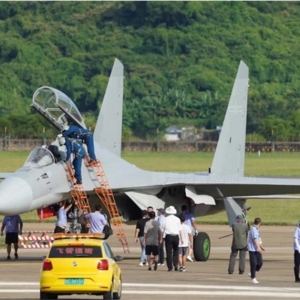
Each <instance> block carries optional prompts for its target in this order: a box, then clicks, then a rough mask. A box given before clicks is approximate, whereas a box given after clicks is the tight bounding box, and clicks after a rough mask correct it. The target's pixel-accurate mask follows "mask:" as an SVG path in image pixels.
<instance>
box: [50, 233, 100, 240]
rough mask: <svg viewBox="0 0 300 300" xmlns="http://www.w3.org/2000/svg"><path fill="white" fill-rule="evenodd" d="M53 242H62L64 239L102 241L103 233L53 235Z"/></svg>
mask: <svg viewBox="0 0 300 300" xmlns="http://www.w3.org/2000/svg"><path fill="white" fill-rule="evenodd" d="M53 238H54V240H64V239H76V240H79V239H99V240H104V239H105V234H104V233H54V234H53Z"/></svg>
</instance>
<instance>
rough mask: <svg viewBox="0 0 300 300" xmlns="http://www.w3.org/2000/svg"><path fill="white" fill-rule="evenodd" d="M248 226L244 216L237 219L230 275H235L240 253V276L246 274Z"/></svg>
mask: <svg viewBox="0 0 300 300" xmlns="http://www.w3.org/2000/svg"><path fill="white" fill-rule="evenodd" d="M248 231H249V229H248V225H247V224H246V223H245V222H244V218H243V216H242V215H238V216H237V217H236V223H235V224H233V225H232V232H233V236H232V245H231V253H230V258H229V266H228V274H233V272H234V266H235V260H236V257H237V254H238V252H239V274H240V275H242V274H244V272H245V262H246V252H247V237H248Z"/></svg>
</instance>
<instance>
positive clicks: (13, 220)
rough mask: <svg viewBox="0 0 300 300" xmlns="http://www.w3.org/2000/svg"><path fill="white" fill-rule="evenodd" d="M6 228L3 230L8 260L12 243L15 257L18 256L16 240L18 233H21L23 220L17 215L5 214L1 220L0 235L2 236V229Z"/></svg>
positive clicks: (17, 240)
mask: <svg viewBox="0 0 300 300" xmlns="http://www.w3.org/2000/svg"><path fill="white" fill-rule="evenodd" d="M5 228H6V230H5V232H6V235H5V244H6V251H7V258H6V259H7V260H10V259H11V258H10V253H11V244H14V249H15V259H18V258H19V255H18V242H19V234H22V229H23V222H22V219H21V217H20V216H19V215H14V216H5V217H4V219H3V222H2V227H1V236H3V231H4V229H5Z"/></svg>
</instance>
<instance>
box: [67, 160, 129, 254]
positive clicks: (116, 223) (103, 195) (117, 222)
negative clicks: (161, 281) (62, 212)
mask: <svg viewBox="0 0 300 300" xmlns="http://www.w3.org/2000/svg"><path fill="white" fill-rule="evenodd" d="M64 167H65V171H66V175H67V179H68V182H69V185H70V193H71V196H72V198H73V200H74V202H75V204H76V205H77V207H78V209H79V210H80V211H85V212H87V213H91V212H92V211H91V207H90V204H89V200H88V198H87V194H86V192H85V190H84V188H83V186H82V184H75V183H74V182H75V181H76V179H75V177H74V171H73V167H72V165H70V164H69V163H65V164H64ZM86 167H87V169H88V171H89V172H91V173H92V174H94V176H95V179H96V180H97V181H98V183H99V188H96V189H94V191H95V193H96V195H97V196H98V198H99V200H100V201H101V202H102V203H103V204H104V206H105V207H106V209H107V211H108V214H109V216H110V219H111V224H112V225H113V230H114V233H115V234H116V236H117V238H118V239H119V241H120V242H121V244H122V246H123V250H124V253H129V252H130V251H129V245H128V242H127V239H126V236H125V232H124V229H123V225H122V218H121V216H120V215H119V211H118V208H117V204H116V201H115V198H114V195H113V192H112V190H111V189H110V187H109V184H108V181H107V179H106V176H105V173H104V171H103V168H102V165H101V163H100V161H97V162H95V163H94V164H89V163H87V162H86ZM87 226H89V223H88V221H87Z"/></svg>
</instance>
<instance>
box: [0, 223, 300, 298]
mask: <svg viewBox="0 0 300 300" xmlns="http://www.w3.org/2000/svg"><path fill="white" fill-rule="evenodd" d="M134 228H135V226H132V225H124V230H125V233H126V236H127V239H128V242H129V246H130V253H126V254H124V252H123V248H122V246H121V244H120V243H119V242H118V240H117V239H116V238H115V237H110V238H109V239H108V242H109V244H110V245H111V247H112V249H113V251H114V253H115V255H122V256H123V257H124V260H123V261H121V262H119V265H120V267H121V269H122V279H123V295H122V299H151V300H154V299H182V298H185V299H187V298H188V299H199V298H201V299H240V298H242V299H243V300H248V299H249V300H250V299H251V300H253V299H254V298H255V299H272V298H274V299H298V298H300V283H295V282H294V275H293V248H292V246H293V233H294V227H287V226H285V227H278V226H262V228H261V237H262V241H263V245H264V247H265V249H266V251H265V253H264V254H263V258H264V265H263V267H262V270H261V271H260V272H259V273H257V280H258V281H259V284H257V285H253V284H252V283H251V282H250V278H249V277H248V275H247V273H248V272H249V261H248V255H247V262H246V271H245V274H244V275H239V274H238V260H237V262H236V266H235V273H234V274H233V275H228V272H227V268H228V258H229V254H230V245H231V237H227V238H224V239H219V237H221V236H224V235H227V234H230V233H231V231H230V228H229V227H228V226H226V225H224V226H201V227H200V229H201V231H205V232H207V233H208V234H209V236H210V238H211V244H212V248H211V255H210V259H209V261H207V262H188V263H187V271H186V272H175V271H173V272H167V267H166V265H165V266H160V267H158V270H157V271H153V270H152V271H148V270H147V267H140V266H139V254H140V248H139V245H138V244H135V243H134ZM52 229H53V224H25V226H24V230H28V231H30V230H39V231H40V230H52ZM24 236H25V234H24ZM47 251H48V249H22V248H21V249H20V250H19V257H20V258H19V260H14V259H12V260H11V261H6V251H5V250H4V249H2V250H0V270H1V272H0V299H39V273H40V268H41V263H42V262H41V258H42V257H43V256H45V255H46V253H47ZM12 257H13V256H12ZM59 299H99V296H86V295H84V296H79V295H78V296H76V295H72V296H59ZM100 299H101V297H100Z"/></svg>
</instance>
